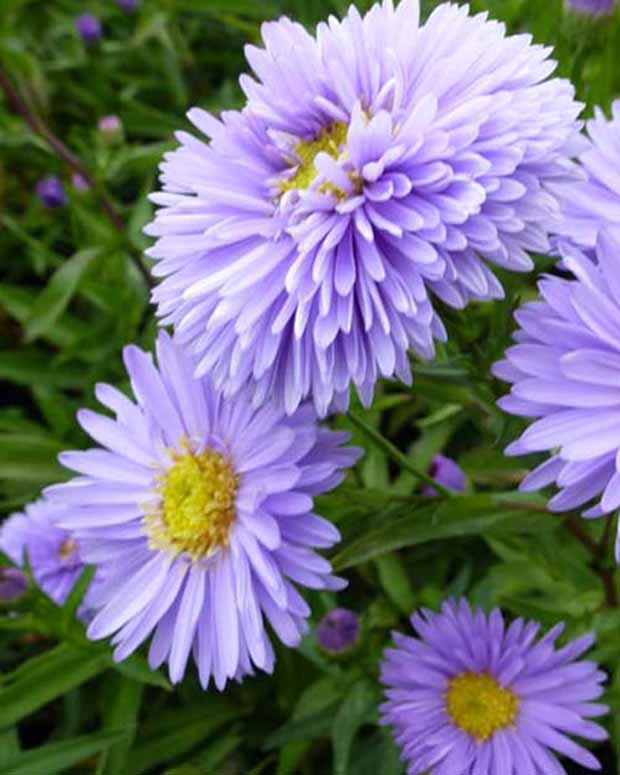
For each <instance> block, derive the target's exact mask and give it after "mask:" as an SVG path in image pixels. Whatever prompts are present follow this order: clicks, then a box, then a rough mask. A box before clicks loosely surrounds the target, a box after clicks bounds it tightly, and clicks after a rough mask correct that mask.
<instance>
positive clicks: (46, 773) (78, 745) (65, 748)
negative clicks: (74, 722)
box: [2, 730, 126, 775]
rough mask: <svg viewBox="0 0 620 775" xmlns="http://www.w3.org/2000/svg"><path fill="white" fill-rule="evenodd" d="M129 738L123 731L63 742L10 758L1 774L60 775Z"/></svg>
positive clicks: (82, 736) (100, 733) (86, 736)
mask: <svg viewBox="0 0 620 775" xmlns="http://www.w3.org/2000/svg"><path fill="white" fill-rule="evenodd" d="M125 735H126V732H125V731H124V730H116V731H105V732H96V733H94V734H92V735H81V736H80V737H74V738H72V739H70V740H63V741H62V742H60V743H49V744H47V745H43V746H41V747H40V748H35V749H33V750H30V751H25V752H23V753H21V754H19V756H16V757H14V758H12V759H10V760H9V761H8V762H7V763H6V765H5V766H4V767H3V768H2V775H57V773H63V772H66V771H67V769H68V768H69V767H72V766H73V765H74V764H77V763H78V762H81V761H84V759H88V758H89V757H91V756H94V755H95V754H98V753H100V752H101V751H105V750H106V748H109V747H110V746H111V745H114V743H117V742H118V741H120V740H122V739H123V738H124V737H125Z"/></svg>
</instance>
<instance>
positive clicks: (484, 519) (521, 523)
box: [332, 493, 557, 571]
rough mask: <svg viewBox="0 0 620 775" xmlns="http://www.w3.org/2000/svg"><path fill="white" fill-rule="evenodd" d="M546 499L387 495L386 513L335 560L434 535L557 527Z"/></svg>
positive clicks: (358, 559) (349, 562)
mask: <svg viewBox="0 0 620 775" xmlns="http://www.w3.org/2000/svg"><path fill="white" fill-rule="evenodd" d="M361 497H363V496H361ZM429 501H430V502H429ZM542 503H544V501H542V502H541V499H540V498H538V497H534V498H532V497H531V496H529V495H528V496H525V497H524V495H523V494H522V493H504V494H502V493H494V494H492V495H462V496H459V497H456V498H450V499H449V500H447V501H441V500H440V499H421V498H420V499H416V500H414V499H411V500H410V502H406V501H405V502H402V501H401V502H399V501H397V500H392V501H391V502H390V499H389V498H386V499H385V502H384V506H385V508H384V510H383V513H378V514H377V513H376V519H375V520H374V521H370V523H369V524H368V525H367V527H366V529H365V531H364V532H363V534H362V535H358V536H356V537H355V538H354V540H352V541H351V542H347V541H344V542H343V544H342V545H341V548H340V550H339V551H338V553H337V554H336V555H335V557H334V558H333V560H332V564H333V566H334V568H335V569H336V570H338V571H340V570H343V569H345V568H351V567H353V566H355V565H359V564H360V563H363V562H366V561H368V560H372V559H374V558H376V557H381V556H382V555H385V554H387V553H388V552H393V551H395V550H397V549H403V548H404V547H407V546H415V545H417V544H423V543H426V542H428V541H438V540H440V539H441V540H445V539H448V538H463V537H466V536H473V535H483V534H485V533H490V534H497V533H498V532H499V533H504V534H505V533H511V532H516V533H519V532H530V531H536V530H538V529H540V528H543V527H544V526H545V525H547V526H548V527H549V528H550V529H551V528H552V527H553V526H554V525H556V524H557V520H554V519H553V517H552V516H551V515H550V514H547V513H545V511H544V507H543V506H542Z"/></svg>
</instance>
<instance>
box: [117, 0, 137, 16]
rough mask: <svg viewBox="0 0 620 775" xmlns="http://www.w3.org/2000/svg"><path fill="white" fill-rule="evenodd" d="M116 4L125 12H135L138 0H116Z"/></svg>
mask: <svg viewBox="0 0 620 775" xmlns="http://www.w3.org/2000/svg"><path fill="white" fill-rule="evenodd" d="M116 4H117V5H118V7H119V8H120V9H121V11H125V13H133V12H134V11H135V10H136V8H137V7H138V0H116Z"/></svg>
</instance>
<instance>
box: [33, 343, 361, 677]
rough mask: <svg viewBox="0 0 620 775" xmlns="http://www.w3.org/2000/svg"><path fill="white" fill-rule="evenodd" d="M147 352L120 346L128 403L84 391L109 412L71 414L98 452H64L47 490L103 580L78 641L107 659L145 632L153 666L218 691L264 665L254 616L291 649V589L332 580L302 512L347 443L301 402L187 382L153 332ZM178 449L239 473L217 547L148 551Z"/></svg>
mask: <svg viewBox="0 0 620 775" xmlns="http://www.w3.org/2000/svg"><path fill="white" fill-rule="evenodd" d="M156 352H157V360H158V365H157V366H156V365H155V363H154V361H153V358H152V356H151V355H150V354H147V353H145V352H144V351H142V350H141V349H139V348H138V347H136V346H133V345H131V346H128V347H126V348H125V351H124V358H125V365H126V367H127V371H128V374H129V377H130V380H131V386H132V389H133V393H134V396H135V399H136V400H135V402H134V401H132V400H131V399H129V398H128V397H127V396H125V395H124V394H123V393H121V392H120V391H118V390H117V389H116V388H114V387H112V386H110V385H105V384H101V385H98V386H97V389H96V395H97V398H98V400H99V401H100V402H101V403H102V404H103V405H104V406H106V407H107V408H108V409H110V410H111V411H112V412H113V413H114V415H115V417H114V418H112V417H108V416H104V415H101V414H98V413H96V412H93V411H90V410H87V409H84V410H82V411H80V413H79V414H78V419H79V421H80V423H81V425H82V427H83V428H84V430H85V431H86V432H87V433H88V434H89V435H90V436H91V437H92V438H93V439H94V440H95V441H96V442H97V443H98V444H99V445H100V446H98V447H96V448H93V449H89V450H86V451H74V452H65V453H63V454H62V455H61V457H60V459H61V462H62V463H63V464H64V465H66V466H67V467H68V468H71V469H73V470H74V471H77V472H78V473H79V474H80V475H79V476H76V477H74V478H73V479H71V480H70V481H69V482H67V483H63V484H59V485H54V486H52V487H49V488H48V489H47V490H46V496H47V497H48V498H49V499H50V501H51V502H52V503H53V504H54V507H55V509H56V511H57V515H56V517H55V518H56V521H57V523H58V524H59V525H60V526H62V527H63V528H65V529H67V530H70V531H71V532H72V534H73V535H75V536H76V538H77V540H78V541H79V544H80V551H81V554H82V557H83V559H84V560H85V561H86V562H88V563H92V564H95V565H97V566H98V567H99V568H100V569H101V572H102V574H103V577H104V581H103V582H102V583H101V585H98V586H97V589H96V594H92V595H91V601H90V602H91V604H92V605H93V607H94V609H95V611H96V615H95V616H94V618H93V620H92V621H91V623H90V625H89V628H88V635H89V636H90V637H91V638H104V637H108V636H113V637H112V643H113V644H114V645H115V657H116V659H118V660H122V659H124V658H125V657H127V656H128V655H129V654H131V653H132V652H133V651H134V650H135V649H137V648H138V647H139V646H140V645H141V644H142V643H143V642H144V641H146V640H147V639H148V638H149V637H150V636H151V635H153V638H152V640H151V644H150V649H149V661H150V664H151V666H152V667H153V668H156V667H158V666H159V665H161V664H162V663H164V662H165V661H167V662H168V665H169V672H170V677H171V680H173V681H179V680H180V679H181V678H182V677H183V675H184V673H185V669H186V665H187V661H188V658H189V656H190V654H193V657H194V660H195V662H196V665H197V667H198V671H199V675H200V680H201V683H202V685H203V686H204V687H206V686H207V685H208V684H209V681H210V679H211V678H213V679H214V681H215V684H216V685H217V687H218V688H220V689H221V688H223V687H224V685H225V684H226V682H227V680H228V679H232V678H234V679H241V678H242V677H243V676H244V675H246V674H248V673H251V672H252V666H256V667H258V668H260V669H262V670H266V671H271V670H272V667H273V661H274V653H273V648H272V645H271V643H270V640H269V637H268V633H267V622H269V624H270V626H271V628H272V629H273V631H274V632H275V633H276V635H277V636H278V637H279V638H280V640H281V641H282V642H284V643H285V644H286V645H288V646H296V645H298V644H299V642H300V641H301V639H302V637H303V635H304V634H305V633H306V631H307V627H308V625H307V621H306V620H307V617H308V616H309V613H310V609H309V607H308V604H307V603H306V602H305V600H304V599H303V597H302V596H301V595H300V593H299V592H298V589H297V586H302V587H309V588H312V589H340V588H342V587H343V586H344V582H343V581H342V580H341V579H338V578H337V577H334V576H332V575H331V566H330V563H329V562H328V561H327V560H326V559H324V558H323V557H321V556H320V555H319V554H318V553H317V552H316V551H315V549H316V548H323V547H330V546H332V545H333V544H334V543H336V542H337V541H338V539H339V534H338V531H337V530H336V528H335V527H334V526H333V525H332V524H331V523H330V522H328V521H327V520H325V519H323V518H321V517H319V516H318V515H316V514H314V513H313V511H312V506H313V497H314V496H315V495H318V494H321V493H323V492H325V491H326V490H329V489H331V488H333V487H335V486H336V485H337V484H339V483H340V481H341V480H342V478H343V476H344V473H343V470H344V469H346V468H347V467H348V466H349V465H351V464H352V463H354V462H355V460H356V459H357V457H358V456H359V450H357V449H356V448H354V447H343V446H342V444H343V442H344V441H346V439H347V438H348V434H346V433H344V432H336V431H331V430H328V429H326V428H322V427H320V425H319V424H318V423H317V421H316V415H315V413H314V410H313V409H312V407H310V406H308V405H305V406H303V407H301V408H300V409H299V410H298V412H296V413H295V414H294V415H292V416H290V417H288V416H286V415H284V413H283V411H282V410H281V409H276V408H274V407H273V406H270V405H267V406H264V407H262V408H259V409H256V408H254V407H253V406H252V404H251V402H250V401H249V399H248V397H247V395H246V394H243V393H242V394H239V395H238V396H237V397H235V398H234V399H226V398H223V397H222V396H221V394H220V393H219V392H217V391H216V390H215V389H214V388H213V385H212V383H211V381H210V380H209V379H207V378H202V379H199V380H197V379H195V378H194V376H193V372H194V369H195V363H194V362H193V361H192V359H191V358H190V357H189V356H188V355H187V353H186V352H185V351H184V350H183V349H182V348H181V347H179V346H178V345H177V344H176V343H175V342H174V341H173V340H172V339H171V338H170V337H169V336H168V335H167V334H166V333H164V332H162V333H160V335H159V337H158V340H157V346H156ZM188 449H191V450H193V451H194V452H196V453H199V452H200V451H201V450H204V449H215V450H219V451H221V452H222V454H224V455H226V456H227V458H229V459H230V461H231V464H232V467H233V469H234V472H235V475H236V477H237V479H238V487H237V490H236V498H235V504H234V510H235V516H234V520H233V523H232V525H231V527H230V532H229V535H228V538H227V541H226V543H225V544H222V545H220V546H217V547H215V548H214V550H213V551H211V552H209V553H208V554H207V555H205V556H201V557H194V556H190V554H188V553H187V552H184V551H176V550H175V548H174V546H170V547H166V546H163V547H162V546H160V545H154V544H153V541H152V536H150V533H149V522H148V517H149V514H151V513H152V512H153V510H154V509H155V510H156V509H157V508H158V505H159V503H160V501H161V499H162V495H161V487H160V482H161V480H162V476H165V474H166V472H167V471H168V470H169V469H170V468H171V466H173V465H174V461H175V459H176V458H177V456H178V455H182V454H184V453H186V452H187V450H188ZM188 497H190V496H189V495H188Z"/></svg>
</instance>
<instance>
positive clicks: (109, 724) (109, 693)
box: [97, 674, 144, 775]
mask: <svg viewBox="0 0 620 775" xmlns="http://www.w3.org/2000/svg"><path fill="white" fill-rule="evenodd" d="M104 691H105V697H106V701H105V704H104V708H103V721H104V729H109V730H115V729H124V730H126V731H127V734H126V736H125V737H124V738H123V739H122V740H119V742H118V743H115V744H114V745H113V746H111V747H110V748H108V749H107V751H105V753H104V754H103V755H102V757H101V760H100V762H99V768H98V770H97V775H118V773H121V772H126V771H127V770H126V765H127V757H128V755H129V750H130V748H131V746H132V744H133V741H134V738H135V736H136V732H137V728H138V714H139V712H140V706H141V704H142V694H143V691H144V685H143V684H141V683H139V682H138V681H131V680H130V679H128V678H124V677H123V676H121V675H120V674H117V675H114V676H112V677H111V680H110V682H109V684H107V685H106V687H105V690H104Z"/></svg>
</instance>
